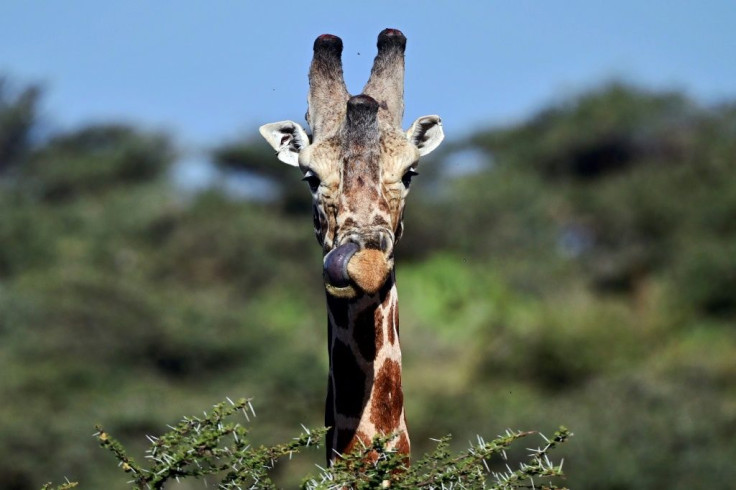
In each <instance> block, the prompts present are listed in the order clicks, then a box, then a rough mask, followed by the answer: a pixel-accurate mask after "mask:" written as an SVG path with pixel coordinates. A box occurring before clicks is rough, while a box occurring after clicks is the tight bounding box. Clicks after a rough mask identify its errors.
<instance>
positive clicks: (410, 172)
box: [401, 168, 419, 189]
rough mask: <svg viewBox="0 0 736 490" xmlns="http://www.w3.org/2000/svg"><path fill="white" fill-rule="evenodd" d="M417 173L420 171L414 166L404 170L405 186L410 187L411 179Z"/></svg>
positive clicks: (403, 179) (402, 179) (403, 181)
mask: <svg viewBox="0 0 736 490" xmlns="http://www.w3.org/2000/svg"><path fill="white" fill-rule="evenodd" d="M417 175H419V172H417V171H416V170H414V169H413V168H410V169H409V170H407V171H406V172H404V175H403V176H402V177H401V183H402V184H404V187H405V188H407V189H408V188H409V186H410V185H411V179H412V178H413V177H415V176H417Z"/></svg>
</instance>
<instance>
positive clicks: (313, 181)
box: [302, 170, 320, 193]
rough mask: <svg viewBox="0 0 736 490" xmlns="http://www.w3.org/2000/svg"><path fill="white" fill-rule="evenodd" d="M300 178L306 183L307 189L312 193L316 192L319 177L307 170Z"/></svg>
mask: <svg viewBox="0 0 736 490" xmlns="http://www.w3.org/2000/svg"><path fill="white" fill-rule="evenodd" d="M302 180H303V181H305V182H306V183H307V185H309V190H311V191H312V193H314V192H317V189H318V188H319V184H320V180H319V177H317V174H315V173H314V172H312V171H311V170H307V171H306V172H305V173H304V177H303V178H302Z"/></svg>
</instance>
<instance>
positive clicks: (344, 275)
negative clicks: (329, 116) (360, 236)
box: [324, 242, 360, 288]
mask: <svg viewBox="0 0 736 490" xmlns="http://www.w3.org/2000/svg"><path fill="white" fill-rule="evenodd" d="M358 250H360V246H359V245H358V244H357V243H353V242H348V243H346V244H344V245H340V246H339V247H337V248H336V249H334V250H333V251H331V252H330V253H328V254H327V255H326V256H325V260H324V275H325V279H326V280H327V282H328V283H330V284H331V285H333V286H335V287H338V288H342V287H346V286H348V285H349V284H350V276H349V275H348V262H350V259H351V258H352V257H353V255H355V253H356V252H357V251H358Z"/></svg>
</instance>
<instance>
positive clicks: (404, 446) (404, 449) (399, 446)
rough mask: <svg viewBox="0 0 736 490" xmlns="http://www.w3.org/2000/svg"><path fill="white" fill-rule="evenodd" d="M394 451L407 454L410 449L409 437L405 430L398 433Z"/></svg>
mask: <svg viewBox="0 0 736 490" xmlns="http://www.w3.org/2000/svg"><path fill="white" fill-rule="evenodd" d="M396 451H398V452H399V453H401V454H409V452H410V451H411V446H409V438H408V437H407V435H406V432H402V433H401V434H399V440H398V442H397V443H396Z"/></svg>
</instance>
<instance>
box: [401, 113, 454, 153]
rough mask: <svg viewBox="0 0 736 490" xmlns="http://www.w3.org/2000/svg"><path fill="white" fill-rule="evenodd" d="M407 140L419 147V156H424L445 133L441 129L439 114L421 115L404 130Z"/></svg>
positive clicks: (439, 141) (436, 144)
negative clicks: (407, 129)
mask: <svg viewBox="0 0 736 490" xmlns="http://www.w3.org/2000/svg"><path fill="white" fill-rule="evenodd" d="M406 136H407V138H409V141H411V143H412V144H413V145H414V146H416V147H417V148H418V149H419V156H424V155H426V154H427V153H429V152H431V151H432V150H434V149H435V148H437V147H438V146H439V145H440V143H442V140H443V139H445V133H444V131H442V119H440V116H422V117H420V118H419V119H417V120H416V121H414V124H412V125H411V127H410V128H409V131H407V132H406Z"/></svg>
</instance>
